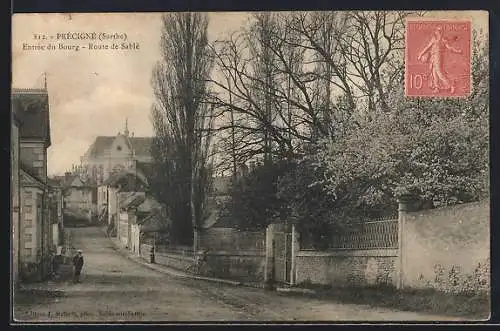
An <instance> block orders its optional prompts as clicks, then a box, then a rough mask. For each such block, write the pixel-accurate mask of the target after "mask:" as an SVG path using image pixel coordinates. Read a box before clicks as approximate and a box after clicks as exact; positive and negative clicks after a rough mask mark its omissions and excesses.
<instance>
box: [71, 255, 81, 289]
mask: <svg viewBox="0 0 500 331" xmlns="http://www.w3.org/2000/svg"><path fill="white" fill-rule="evenodd" d="M73 267H74V278H73V282H74V283H80V273H81V272H82V268H83V254H82V251H81V250H78V251H77V252H76V255H75V256H74V257H73Z"/></svg>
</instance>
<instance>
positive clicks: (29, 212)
mask: <svg viewBox="0 0 500 331" xmlns="http://www.w3.org/2000/svg"><path fill="white" fill-rule="evenodd" d="M23 209H24V213H25V214H31V213H32V212H33V207H32V206H31V205H30V206H24V208H23Z"/></svg>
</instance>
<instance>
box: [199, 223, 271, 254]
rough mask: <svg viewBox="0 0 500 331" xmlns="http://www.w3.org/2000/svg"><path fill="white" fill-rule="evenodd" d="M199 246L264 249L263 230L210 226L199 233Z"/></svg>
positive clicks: (220, 248)
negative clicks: (241, 229)
mask: <svg viewBox="0 0 500 331" xmlns="http://www.w3.org/2000/svg"><path fill="white" fill-rule="evenodd" d="M199 240H200V247H201V248H205V249H209V250H211V251H225V252H227V251H248V250H250V251H254V250H256V251H265V245H266V233H265V231H238V230H236V229H233V228H211V229H207V230H205V231H204V232H202V233H201V234H200V238H199Z"/></svg>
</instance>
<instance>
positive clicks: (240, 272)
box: [207, 251, 266, 282]
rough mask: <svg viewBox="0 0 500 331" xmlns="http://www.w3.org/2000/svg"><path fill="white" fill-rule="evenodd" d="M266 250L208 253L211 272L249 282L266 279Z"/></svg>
mask: <svg viewBox="0 0 500 331" xmlns="http://www.w3.org/2000/svg"><path fill="white" fill-rule="evenodd" d="M265 257H266V256H265V252H260V251H247V252H245V251H238V252H222V251H219V252H211V253H208V254H207V266H208V269H209V273H210V274H211V275H212V276H215V277H221V278H230V279H238V280H241V281H248V282H261V281H263V280H264V268H265Z"/></svg>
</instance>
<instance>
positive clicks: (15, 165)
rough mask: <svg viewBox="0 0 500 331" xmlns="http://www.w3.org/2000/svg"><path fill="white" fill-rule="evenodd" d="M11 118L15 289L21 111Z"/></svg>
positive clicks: (15, 110)
mask: <svg viewBox="0 0 500 331" xmlns="http://www.w3.org/2000/svg"><path fill="white" fill-rule="evenodd" d="M12 110H13V111H12V117H11V150H10V162H11V165H10V169H11V211H12V219H11V227H12V241H11V242H12V246H11V252H12V281H13V284H14V287H17V286H18V285H19V251H20V245H19V233H20V216H19V213H20V200H21V199H20V191H21V190H20V184H19V149H20V147H19V127H20V125H21V121H20V115H19V109H18V108H14V107H13V109H12Z"/></svg>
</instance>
